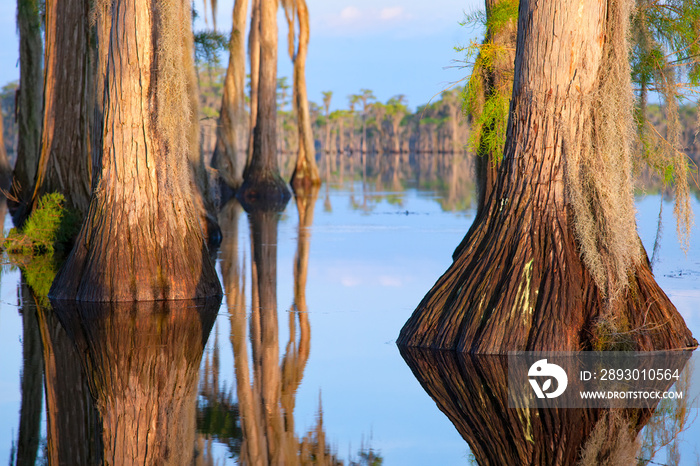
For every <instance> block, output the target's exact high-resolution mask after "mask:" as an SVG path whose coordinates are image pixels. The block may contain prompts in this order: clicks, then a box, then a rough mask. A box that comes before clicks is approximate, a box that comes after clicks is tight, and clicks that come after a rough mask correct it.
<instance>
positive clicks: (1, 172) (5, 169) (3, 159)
mask: <svg viewBox="0 0 700 466" xmlns="http://www.w3.org/2000/svg"><path fill="white" fill-rule="evenodd" d="M4 120H5V117H4V115H3V114H2V111H1V110H0V189H2V190H3V191H5V192H7V190H8V189H9V188H10V183H11V182H12V168H11V167H10V161H9V159H8V158H7V148H5V128H4V124H5V123H4ZM3 198H4V195H3Z"/></svg>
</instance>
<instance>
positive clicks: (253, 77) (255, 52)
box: [243, 0, 262, 178]
mask: <svg viewBox="0 0 700 466" xmlns="http://www.w3.org/2000/svg"><path fill="white" fill-rule="evenodd" d="M261 1H262V0H251V5H250V31H248V60H249V62H250V99H249V100H250V102H249V110H250V112H249V115H248V117H249V120H248V121H249V124H248V153H247V154H246V164H245V170H244V171H243V178H245V177H246V174H247V173H248V169H249V168H250V164H251V160H252V158H253V133H254V131H255V125H256V124H257V122H258V93H259V90H260V85H259V82H260V2H261Z"/></svg>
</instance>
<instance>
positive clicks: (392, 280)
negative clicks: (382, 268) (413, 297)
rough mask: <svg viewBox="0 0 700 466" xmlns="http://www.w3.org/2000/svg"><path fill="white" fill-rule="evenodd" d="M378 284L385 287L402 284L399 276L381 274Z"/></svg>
mask: <svg viewBox="0 0 700 466" xmlns="http://www.w3.org/2000/svg"><path fill="white" fill-rule="evenodd" d="M379 284H380V285H382V286H386V287H401V286H403V280H401V277H392V276H389V275H381V276H380V277H379Z"/></svg>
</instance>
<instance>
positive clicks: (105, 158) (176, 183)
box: [49, 0, 221, 302]
mask: <svg viewBox="0 0 700 466" xmlns="http://www.w3.org/2000/svg"><path fill="white" fill-rule="evenodd" d="M112 13H113V14H112V17H111V19H112V26H111V32H110V34H111V36H110V45H109V53H108V61H107V68H106V81H105V82H106V84H105V101H104V124H103V127H102V132H103V134H102V154H101V157H100V163H99V171H98V172H97V173H95V174H94V175H95V176H97V177H98V181H97V185H96V189H95V190H94V193H93V196H92V199H91V201H90V208H89V210H88V214H87V216H86V218H85V220H84V222H83V226H82V229H81V231H80V233H79V235H78V238H77V240H76V244H75V247H74V248H73V251H71V254H70V255H69V257H68V259H67V261H66V263H65V264H64V265H63V267H62V268H61V270H60V271H59V273H58V275H57V277H56V279H55V281H54V283H53V286H52V288H51V292H50V294H49V296H50V297H51V298H54V299H77V300H80V301H103V302H104V301H132V300H137V301H145V300H157V299H191V298H199V297H207V296H215V295H220V294H221V285H220V284H219V281H218V278H217V276H216V273H215V270H214V266H213V264H212V262H211V259H210V257H209V255H208V252H207V249H206V245H205V244H204V240H203V237H202V230H201V227H200V225H199V223H198V212H199V210H198V209H197V207H196V201H195V193H194V192H193V186H192V184H193V183H192V179H191V172H190V166H189V163H190V155H191V154H190V152H191V151H193V150H197V145H196V144H192V134H193V132H196V128H193V127H192V124H193V119H192V112H193V111H194V110H195V109H194V108H193V107H192V99H191V93H192V88H191V85H192V83H191V79H190V76H189V74H188V70H185V72H183V70H182V67H183V64H185V65H191V63H192V61H191V57H190V54H191V49H190V48H188V45H191V40H189V39H186V38H183V37H182V36H183V35H184V36H188V35H191V32H190V24H191V22H190V5H189V3H187V2H185V1H184V0H179V1H177V2H168V3H162V2H156V1H155V0H153V1H148V2H140V1H135V0H118V1H116V2H115V3H114V5H113V9H112ZM98 54H99V52H98Z"/></svg>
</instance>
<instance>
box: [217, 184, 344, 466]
mask: <svg viewBox="0 0 700 466" xmlns="http://www.w3.org/2000/svg"><path fill="white" fill-rule="evenodd" d="M311 191H312V192H311V193H310V195H309V196H308V197H299V198H297V208H298V212H299V234H298V237H297V238H298V239H297V241H298V243H297V254H296V259H295V265H294V282H295V285H294V304H293V306H292V309H291V310H290V312H289V321H288V325H289V341H288V342H287V344H286V346H285V353H284V355H283V357H282V361H281V363H280V357H279V346H280V345H279V343H280V342H279V322H278V317H277V227H278V222H279V217H280V214H279V212H275V211H269V210H268V211H265V210H260V209H253V210H251V211H249V212H248V214H249V221H250V230H251V241H252V244H251V248H252V262H251V271H252V277H253V283H252V284H251V285H252V286H251V288H252V297H251V301H252V302H251V304H252V306H251V314H250V321H249V322H247V321H246V309H245V296H244V289H245V280H244V276H243V274H242V273H241V271H242V270H243V267H244V266H245V265H243V267H239V266H238V263H239V258H238V252H237V251H238V244H237V241H238V240H237V238H238V230H237V226H236V225H237V222H238V212H239V210H238V209H239V207H238V206H237V205H235V204H230V205H227V206H226V207H225V211H224V212H225V213H226V216H227V217H228V218H227V222H229V223H223V222H222V226H223V228H224V232H225V234H224V242H223V244H222V256H223V257H222V273H223V276H224V287H225V288H226V295H227V303H228V310H229V318H230V321H231V344H232V347H233V353H234V354H233V356H234V367H235V373H236V392H237V395H238V403H239V412H240V422H241V430H242V431H243V441H242V443H241V453H240V461H241V464H247V465H267V464H275V465H301V464H338V461H337V459H336V458H335V455H333V454H332V453H330V449H329V448H328V447H327V446H326V444H325V434H324V433H323V419H322V414H321V413H319V418H318V423H317V425H316V426H315V427H314V428H313V429H311V430H310V431H309V432H308V433H307V434H306V435H305V436H304V437H297V435H296V432H295V427H294V426H295V423H294V407H295V403H296V392H297V389H298V387H299V385H300V384H301V380H302V378H303V375H304V369H305V367H306V363H307V360H308V357H309V351H310V338H311V329H310V325H309V320H308V315H307V307H306V297H305V286H306V275H307V268H308V261H309V258H308V256H309V236H310V235H309V231H310V226H311V223H312V222H313V210H314V206H315V203H316V199H317V197H318V191H319V188H318V187H315V188H314V189H313V190H311ZM246 324H248V325H249V326H250V348H251V355H250V359H249V357H248V345H247V341H246ZM251 364H252V372H251V367H250V365H251ZM251 373H252V380H251Z"/></svg>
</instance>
